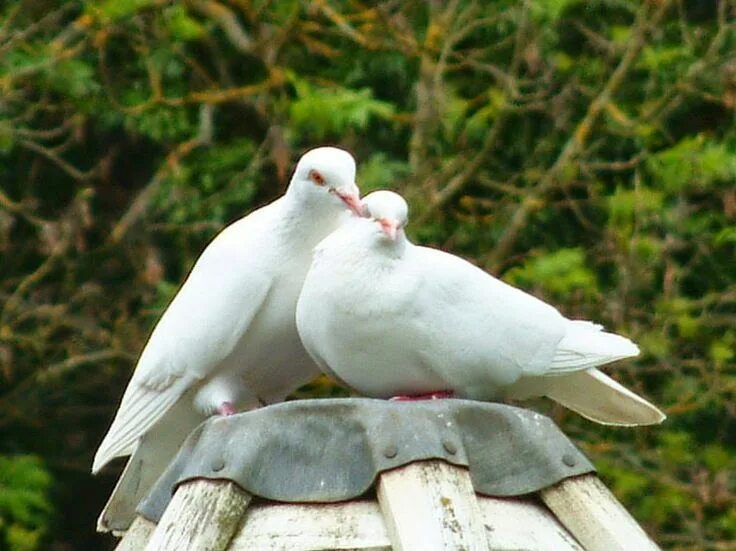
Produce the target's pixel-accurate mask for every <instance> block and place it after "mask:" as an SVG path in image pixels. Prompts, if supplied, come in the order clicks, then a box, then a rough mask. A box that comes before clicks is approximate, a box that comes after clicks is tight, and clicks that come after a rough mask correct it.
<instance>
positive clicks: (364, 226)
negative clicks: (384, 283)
mask: <svg viewBox="0 0 736 551" xmlns="http://www.w3.org/2000/svg"><path fill="white" fill-rule="evenodd" d="M410 245H411V243H410V242H409V240H408V239H407V238H406V234H405V233H404V230H403V229H400V230H399V231H398V234H397V235H396V239H395V240H393V241H392V240H390V239H388V238H387V237H386V236H385V235H384V234H383V232H382V231H381V229H380V228H379V226H378V225H377V224H376V223H375V222H373V221H371V220H368V219H365V218H350V219H349V220H347V221H346V222H345V223H344V224H343V225H342V226H341V227H340V229H338V230H337V231H336V232H334V233H333V234H331V235H330V236H329V237H327V238H326V239H325V240H324V241H322V243H320V245H318V247H317V250H318V251H324V254H326V255H328V256H348V257H358V258H360V259H363V258H365V255H364V254H363V253H364V252H368V253H370V254H369V256H370V258H371V261H372V262H374V263H375V262H376V261H380V259H383V260H385V261H386V262H388V263H391V262H393V261H395V260H397V259H400V258H401V257H403V256H404V254H405V252H406V249H407V247H409V246H410Z"/></svg>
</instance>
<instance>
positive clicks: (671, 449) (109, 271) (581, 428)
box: [0, 0, 736, 550]
mask: <svg viewBox="0 0 736 551" xmlns="http://www.w3.org/2000/svg"><path fill="white" fill-rule="evenodd" d="M734 16H736V4H735V2H734V0H722V1H716V0H649V1H633V0H589V1H586V0H538V1H532V0H526V1H518V0H497V1H495V2H481V1H480V0H478V1H472V0H448V1H439V0H425V1H416V0H410V1H407V2H398V1H395V0H383V1H379V2H362V1H358V0H316V1H310V2H307V1H298V0H284V1H278V2H275V1H269V0H253V1H251V0H220V1H214V0H186V1H175V2H172V1H162V0H102V1H87V0H80V1H64V0H61V1H59V0H57V1H51V0H24V1H9V2H5V3H3V4H2V7H0V252H1V253H2V262H1V263H0V297H1V299H2V300H0V303H1V304H2V310H1V312H0V542H1V543H0V547H3V546H4V547H6V548H11V549H18V550H32V549H41V548H53V549H62V550H63V549H81V548H86V547H88V548H104V547H106V546H107V547H109V546H110V545H111V544H112V540H111V538H107V537H104V536H97V535H95V534H94V533H93V528H94V519H95V517H96V514H97V512H98V511H99V510H100V508H101V506H102V504H103V503H104V499H105V498H106V495H107V494H108V493H109V491H110V489H111V488H112V484H113V482H114V480H115V474H114V473H113V472H110V473H107V474H105V475H103V476H101V477H99V478H96V479H93V478H91V477H90V476H89V474H88V473H89V466H90V462H91V458H92V454H93V451H94V449H95V448H96V445H97V444H98V443H99V440H100V438H101V436H102V434H103V432H104V431H105V429H106V428H107V424H108V423H109V421H110V419H111V416H112V414H113V410H114V408H115V406H116V404H117V400H118V399H119V397H120V395H121V393H122V390H123V388H124V386H125V384H126V382H127V379H128V378H129V376H130V373H131V370H132V368H133V366H134V363H135V360H136V357H137V355H138V353H139V351H140V350H141V348H142V346H143V344H144V342H145V339H146V337H147V335H148V333H149V331H150V330H151V328H152V325H153V324H154V323H155V321H156V319H157V318H158V317H159V316H160V314H161V312H162V309H163V308H165V306H166V304H167V303H168V301H169V300H170V299H171V297H172V296H173V294H174V293H175V292H176V289H177V286H178V285H179V283H180V282H181V281H182V279H183V278H184V277H185V275H186V273H187V270H188V269H189V268H190V267H191V265H192V263H193V261H194V260H195V258H196V256H197V254H198V252H199V251H201V250H202V248H203V247H204V246H205V244H206V243H207V242H208V240H209V239H211V238H212V236H213V235H214V234H215V233H216V232H217V231H218V230H219V229H220V228H222V227H223V226H224V225H225V224H227V223H229V222H231V221H233V220H235V219H236V218H238V217H239V216H242V215H243V214H244V213H246V212H248V211H249V210H251V209H253V208H255V207H257V206H259V205H262V204H264V203H266V202H268V201H270V200H271V199H273V198H274V197H276V196H278V195H279V194H280V193H282V191H283V190H284V188H285V186H286V184H287V182H288V178H289V175H290V174H289V171H290V168H291V166H292V165H293V162H294V160H295V159H296V158H298V156H299V155H300V154H301V153H302V152H303V151H304V150H305V149H307V148H309V147H312V146H314V145H317V144H324V143H333V144H339V145H342V146H344V147H346V148H348V149H350V150H351V151H353V152H354V154H355V156H356V157H357V159H358V161H359V165H360V172H359V183H360V185H361V187H362V189H363V190H364V191H369V190H372V189H376V188H385V187H388V188H392V189H396V190H398V191H400V192H402V193H403V194H405V195H406V196H407V197H408V198H409V199H410V203H411V205H412V222H411V228H410V234H411V236H412V237H413V238H414V239H415V240H416V241H418V242H421V243H424V244H429V245H433V246H437V247H441V248H443V249H446V250H450V251H453V252H455V253H457V254H460V255H462V256H464V257H466V258H469V259H471V260H472V261H473V262H474V263H476V264H477V265H479V266H482V267H483V268H485V269H487V270H489V271H490V272H492V273H495V274H498V275H500V276H501V277H503V278H504V279H506V280H507V281H509V282H511V283H514V284H516V285H519V286H521V287H523V288H524V289H526V290H528V291H530V292H532V293H534V294H536V295H537V296H540V297H542V298H544V299H546V300H548V301H551V302H553V303H555V304H556V305H558V306H559V307H560V309H561V310H562V311H563V312H564V313H565V314H566V315H568V316H575V317H582V318H590V319H594V320H597V321H600V322H603V323H605V325H606V326H607V327H608V328H610V329H612V330H615V331H618V332H621V333H624V334H626V335H629V336H631V337H632V338H633V339H635V340H636V341H637V342H639V343H640V345H641V348H642V354H641V356H640V357H639V358H638V359H636V360H635V361H629V362H624V363H621V364H619V365H614V366H611V369H610V370H609V372H611V373H613V375H614V376H615V377H616V378H618V379H619V380H621V381H623V382H625V383H626V384H627V385H629V386H630V387H632V388H633V389H635V390H636V391H637V392H641V393H643V394H644V395H646V396H648V397H650V398H652V399H653V400H654V401H655V402H656V403H658V404H660V405H661V406H662V407H663V408H664V409H665V410H666V411H667V413H668V415H669V419H668V420H667V422H666V423H665V424H664V425H663V426H661V427H656V428H644V429H637V430H614V429H607V428H603V427H599V426H594V425H593V424H591V423H588V422H586V421H584V420H581V419H579V418H576V417H575V416H574V415H571V414H569V413H568V412H566V411H563V410H562V409H560V408H555V407H553V406H551V405H550V404H549V403H546V402H540V403H538V404H533V405H534V406H535V407H538V408H540V409H541V410H542V411H544V412H547V413H549V414H551V415H552V416H553V418H554V419H555V420H556V421H557V422H558V423H560V425H561V426H562V428H563V429H564V430H565V431H566V432H567V433H568V434H569V435H570V436H571V437H572V438H573V439H574V440H575V441H576V442H578V443H579V445H580V446H581V448H582V449H583V450H584V451H585V452H586V453H587V454H588V455H589V456H590V457H591V458H592V459H593V460H594V462H595V464H596V465H597V466H598V467H599V469H600V473H601V476H602V477H603V478H604V480H605V482H606V483H608V484H609V485H610V486H611V487H612V488H613V490H614V491H615V493H616V494H617V495H618V496H619V498H620V499H621V500H622V501H623V503H624V504H625V505H626V507H628V508H629V510H630V511H631V512H632V513H633V514H634V515H635V516H636V518H637V519H639V520H640V521H641V522H642V523H643V525H644V526H645V527H646V529H647V530H648V531H649V533H650V534H652V535H653V536H654V537H655V539H656V540H657V541H658V542H659V543H660V544H661V545H662V546H663V547H665V548H669V549H733V548H734V547H733V545H734V544H733V541H734V540H736V498H735V497H734V490H735V485H736V482H735V477H736V475H735V474H734V473H736V401H735V399H734V396H735V394H736V369H735V363H734V347H735V346H736V262H735V261H734V258H735V255H736V186H735V185H734V182H735V180H736V133H735V132H734V109H735V108H736V58H735V57H734V51H736V50H735V48H734V47H735V46H736V20H735V19H734ZM333 391H334V390H333V388H332V387H331V386H330V384H329V383H328V382H325V381H320V382H318V383H317V384H315V385H312V386H311V387H310V388H309V389H307V390H306V391H305V392H304V393H303V395H304V394H307V395H309V394H311V395H314V394H329V393H330V392H333Z"/></svg>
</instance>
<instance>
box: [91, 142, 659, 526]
mask: <svg viewBox="0 0 736 551" xmlns="http://www.w3.org/2000/svg"><path fill="white" fill-rule="evenodd" d="M348 209H349V210H348ZM350 211H352V214H351V212H350ZM407 221H408V207H407V204H406V202H405V201H404V199H403V198H402V197H401V196H399V195H398V194H396V193H393V192H390V191H377V192H374V193H371V194H370V195H368V196H367V197H365V199H364V200H363V202H362V203H361V200H360V198H359V195H358V188H357V186H356V184H355V161H354V160H353V157H352V156H351V155H350V154H349V153H347V152H346V151H343V150H341V149H337V148H333V147H320V148H317V149H313V150H311V151H309V152H307V153H306V154H305V155H304V156H303V157H302V158H301V159H300V160H299V163H298V164H297V166H296V169H295V172H294V175H293V177H292V179H291V182H290V184H289V187H288V189H287V191H286V193H285V195H284V196H283V197H281V198H279V199H278V200H276V201H274V202H273V203H271V204H269V205H267V206H265V207H263V208H261V209H259V210H257V211H255V212H253V213H251V214H250V215H248V216H246V217H245V218H242V219H241V220H239V221H237V222H235V223H234V224H232V225H230V226H228V227H227V228H226V229H225V230H223V231H222V232H221V233H220V234H219V235H218V236H217V237H216V238H215V239H214V240H213V241H212V242H211V243H210V244H209V246H208V247H207V248H206V249H205V250H204V252H203V253H202V255H201V257H200V258H199V260H198V261H197V263H196V264H195V266H194V268H193V269H192V271H191V273H190V274H189V277H188V278H187V280H186V281H185V283H184V285H183V286H182V288H181V289H180V290H179V293H178V294H177V295H176V297H175V298H174V299H173V301H172V302H171V304H170V305H169V307H168V308H167V310H166V311H165V312H164V314H163V316H162V317H161V319H160V321H159V322H158V324H157V325H156V327H155V329H154V330H153V333H152V334H151V337H150V339H149V341H148V344H147V345H146V347H145V349H144V350H143V353H142V354H141V357H140V360H139V361H138V365H137V366H136V369H135V372H134V374H133V377H132V379H131V381H130V383H129V384H128V387H127V389H126V391H125V394H124V396H123V399H122V403H121V404H120V408H119V409H118V412H117V414H116V416H115V419H114V421H113V423H112V426H111V427H110V430H109V431H108V433H107V435H106V436H105V438H104V440H103V442H102V444H101V445H100V448H99V450H98V451H97V454H96V456H95V459H94V464H93V467H92V470H93V472H97V471H99V470H100V469H101V468H102V467H103V466H104V465H105V464H107V463H108V462H109V461H110V460H112V459H113V458H115V457H119V456H125V455H131V454H132V457H131V459H130V460H129V462H128V465H127V466H126V469H125V471H124V473H123V475H122V477H121V479H120V481H119V482H118V485H117V487H116V488H115V490H114V492H113V495H112V496H111V498H110V501H109V502H108V505H107V506H106V508H105V510H104V511H103V513H102V515H101V517H100V521H99V528H100V529H110V528H112V529H118V530H119V529H124V528H125V527H126V526H127V524H128V523H129V522H130V521H131V520H132V518H133V515H134V511H135V507H136V505H137V504H138V501H139V500H140V499H141V498H142V497H144V496H145V494H146V493H147V492H148V490H149V489H150V487H151V486H152V484H153V483H154V482H155V481H156V479H157V478H158V476H159V475H160V474H161V473H162V472H163V470H164V469H165V467H166V466H167V464H168V462H169V461H170V460H171V458H172V457H173V456H174V454H175V453H176V451H177V450H178V448H179V446H180V444H181V442H182V441H183V440H184V438H185V437H186V436H187V435H188V434H189V432H190V431H191V430H192V429H193V428H194V427H195V426H196V425H197V424H198V423H199V422H201V421H202V420H203V419H204V418H205V417H207V416H209V415H212V414H214V413H220V414H225V415H227V414H231V413H233V412H235V411H236V410H237V409H241V408H252V407H257V406H258V405H262V404H264V403H271V402H275V401H280V400H283V399H284V397H285V396H286V395H287V394H289V393H290V392H292V391H293V390H295V389H296V388H297V387H299V386H300V385H302V384H304V383H305V382H308V381H309V380H311V379H313V378H314V377H315V376H316V375H317V374H318V373H319V369H318V367H317V366H319V368H321V369H322V370H323V371H324V372H326V373H329V374H331V375H333V376H334V377H335V378H337V379H339V380H340V381H341V382H343V383H344V384H346V385H347V386H349V387H351V388H353V389H355V390H357V391H358V392H360V393H362V394H365V395H367V396H372V397H379V398H387V397H391V396H396V395H408V396H419V395H429V394H433V393H440V394H444V395H455V396H459V397H465V398H473V399H484V400H496V399H502V398H528V397H533V396H548V397H550V398H552V399H553V400H556V401H557V402H559V403H561V404H563V405H564V406H566V407H568V408H570V409H572V410H574V411H576V412H578V413H579V414H581V415H583V416H585V417H587V418H588V419H591V420H593V421H597V422H599V423H603V424H611V425H646V424H654V423H659V422H661V421H662V420H663V419H664V418H665V416H664V414H663V413H662V412H661V411H659V410H658V409H657V408H656V407H655V406H653V405H652V404H650V403H649V402H647V401H646V400H644V399H643V398H641V397H639V396H637V395H636V394H634V393H633V392H631V391H629V390H627V389H626V388H624V387H623V386H621V385H620V384H618V383H617V382H615V381H614V380H613V379H611V378H609V377H608V376H606V375H604V374H603V373H601V372H600V371H598V369H596V367H597V366H600V365H602V364H606V363H609V362H612V361H615V360H619V359H621V358H626V357H631V356H636V355H637V354H638V353H639V350H638V348H637V346H636V345H635V344H634V343H632V342H631V341H630V340H628V339H626V338H625V337H621V336H619V335H614V334H611V333H606V332H604V331H602V327H601V326H600V325H596V324H594V323H591V322H587V321H579V320H569V319H567V318H565V317H564V316H562V315H561V314H560V313H559V312H558V311H557V310H556V309H555V308H554V307H552V306H550V305H549V304H546V303H544V302H542V301H541V300H538V299H537V298H535V297H533V296H531V295H529V294H527V293H524V292H523V291H520V290H518V289H516V288H514V287H511V286H510V285H507V284H506V283H504V282H502V281H500V280H498V279H496V278H494V277H492V276H490V275H488V274H487V273H485V272H484V271H482V270H480V269H479V268H477V267H475V266H473V265H472V264H470V263H468V262H466V261H465V260H462V259H460V258H458V257H456V256H453V255H451V254H448V253H445V252H442V251H439V250H436V249H431V248H426V247H419V246H416V245H414V244H413V243H411V242H410V241H409V240H408V239H407V238H406V235H405V233H404V227H405V226H406V224H407ZM315 364H316V365H315Z"/></svg>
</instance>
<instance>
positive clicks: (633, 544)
mask: <svg viewBox="0 0 736 551" xmlns="http://www.w3.org/2000/svg"><path fill="white" fill-rule="evenodd" d="M540 496H541V498H542V501H544V503H545V504H546V505H547V507H549V508H550V510H551V511H552V512H553V513H554V514H555V516H556V517H557V520H559V521H560V523H561V524H562V525H563V526H565V528H567V529H568V531H569V532H570V533H571V534H572V535H573V536H575V538H576V539H577V540H578V541H579V542H580V543H581V544H582V546H583V547H584V548H585V549H586V550H587V551H619V550H620V551H630V550H632V549H636V550H637V551H650V550H657V549H659V547H657V545H656V544H655V543H654V542H653V541H652V540H651V539H649V536H647V534H646V533H645V532H644V530H643V529H642V528H641V526H639V524H638V523H637V522H636V521H635V520H634V519H633V517H632V516H631V515H630V514H629V513H628V511H626V509H624V507H623V505H621V504H620V503H619V502H618V500H617V499H616V498H615V497H614V495H613V494H612V493H611V492H610V490H609V489H608V488H606V486H605V485H604V484H603V483H602V482H601V481H600V480H599V479H598V477H597V476H596V475H594V474H584V475H580V476H576V477H573V478H568V479H565V480H563V481H562V482H559V483H558V484H555V485H554V486H550V487H549V488H546V489H544V490H542V491H541V492H540Z"/></svg>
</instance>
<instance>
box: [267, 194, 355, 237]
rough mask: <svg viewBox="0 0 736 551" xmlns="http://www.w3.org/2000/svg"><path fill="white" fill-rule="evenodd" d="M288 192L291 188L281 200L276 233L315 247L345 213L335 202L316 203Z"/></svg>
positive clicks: (312, 199)
mask: <svg viewBox="0 0 736 551" xmlns="http://www.w3.org/2000/svg"><path fill="white" fill-rule="evenodd" d="M292 187H293V186H292ZM290 191H291V188H290V189H289V190H287V193H286V194H285V195H284V196H283V197H282V199H281V205H280V207H281V224H280V227H279V230H278V231H279V232H280V233H282V234H285V235H291V236H298V237H299V238H300V239H299V240H300V241H301V242H302V243H308V244H311V245H315V244H316V243H317V242H318V241H319V240H320V239H322V238H323V237H324V236H325V235H327V234H328V233H330V232H331V231H333V230H334V229H335V228H337V226H338V224H339V220H340V214H341V213H342V212H343V211H345V212H347V210H346V209H345V208H343V207H342V206H341V205H340V204H338V203H337V202H333V201H324V200H322V201H318V200H314V199H315V198H314V197H309V196H307V197H300V196H299V194H297V193H292V192H290ZM320 199H324V198H320ZM328 199H329V198H328Z"/></svg>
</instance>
